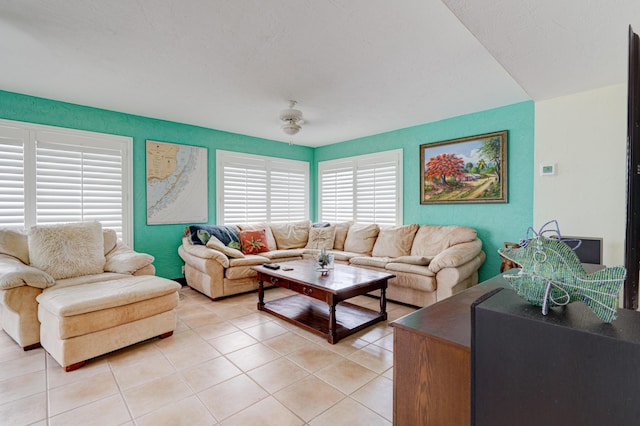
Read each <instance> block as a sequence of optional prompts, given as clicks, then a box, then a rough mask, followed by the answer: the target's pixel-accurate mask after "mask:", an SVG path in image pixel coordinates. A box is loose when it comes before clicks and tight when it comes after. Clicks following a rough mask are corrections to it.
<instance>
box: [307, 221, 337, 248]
mask: <svg viewBox="0 0 640 426" xmlns="http://www.w3.org/2000/svg"><path fill="white" fill-rule="evenodd" d="M335 238H336V227H335V225H331V226H327V227H324V228H313V227H312V228H311V229H310V230H309V241H307V246H306V247H305V248H308V249H316V250H321V249H327V250H331V249H333V242H334V240H335Z"/></svg>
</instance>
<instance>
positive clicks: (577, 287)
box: [498, 221, 626, 322]
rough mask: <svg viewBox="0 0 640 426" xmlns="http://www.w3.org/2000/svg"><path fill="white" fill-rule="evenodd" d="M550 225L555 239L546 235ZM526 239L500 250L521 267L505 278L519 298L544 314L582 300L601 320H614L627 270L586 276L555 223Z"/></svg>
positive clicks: (607, 269) (616, 269)
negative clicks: (551, 308) (554, 227)
mask: <svg viewBox="0 0 640 426" xmlns="http://www.w3.org/2000/svg"><path fill="white" fill-rule="evenodd" d="M549 224H555V226H556V229H555V230H553V231H554V232H555V233H556V237H547V236H544V234H545V233H547V232H549V230H547V229H545V228H546V227H547V226H548V225H549ZM531 234H535V235H533V236H531ZM530 236H531V237H530ZM527 237H528V238H527V239H526V240H524V241H523V242H521V243H520V247H519V248H513V247H508V248H503V249H499V250H498V252H499V253H500V255H502V256H503V257H505V258H507V259H509V260H511V261H512V262H515V263H517V264H518V265H520V266H521V268H522V269H521V270H520V272H519V273H517V274H506V275H504V278H505V279H506V280H507V282H508V283H509V285H510V286H511V287H512V288H513V289H514V290H515V292H516V293H517V294H518V295H519V296H520V297H522V298H523V299H525V300H526V301H527V302H529V303H531V304H532V305H535V306H541V307H542V314H543V315H547V313H548V312H549V307H550V306H551V307H553V306H564V305H566V304H568V303H570V302H575V301H582V302H584V303H585V304H586V305H587V306H588V307H589V308H591V310H593V312H594V313H595V314H596V315H597V316H598V317H599V318H600V319H601V320H602V321H604V322H611V321H613V320H614V319H615V317H616V312H617V308H618V294H619V292H620V289H621V288H622V284H623V282H624V279H625V275H626V270H625V268H624V267H622V266H616V267H611V268H605V269H602V270H600V271H597V272H595V273H593V274H587V273H586V272H585V270H584V267H583V266H582V263H580V260H579V259H578V256H577V255H576V254H575V253H574V251H573V249H572V248H571V247H569V246H568V245H567V244H565V242H563V240H562V238H561V237H560V231H559V229H558V228H557V222H555V221H552V222H549V223H547V224H545V225H544V226H543V227H542V229H541V230H540V232H539V233H536V232H535V231H533V229H532V228H529V231H528V234H527ZM529 237H530V238H529ZM577 247H578V246H576V247H574V249H575V248H577Z"/></svg>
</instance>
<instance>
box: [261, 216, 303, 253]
mask: <svg viewBox="0 0 640 426" xmlns="http://www.w3.org/2000/svg"><path fill="white" fill-rule="evenodd" d="M310 228H311V222H310V221H308V220H303V221H302V222H294V223H272V224H271V232H273V236H274V238H275V239H276V243H277V245H278V250H287V249H296V248H304V246H306V245H307V241H308V239H309V229H310Z"/></svg>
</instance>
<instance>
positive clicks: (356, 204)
mask: <svg viewBox="0 0 640 426" xmlns="http://www.w3.org/2000/svg"><path fill="white" fill-rule="evenodd" d="M318 175H319V185H318V187H319V192H320V193H319V200H320V209H319V210H320V215H319V219H320V220H321V221H326V222H332V223H335V222H344V221H349V220H354V221H355V222H358V223H376V224H379V225H399V224H401V223H402V150H394V151H386V152H381V153H376V154H368V155H361V156H356V157H349V158H342V159H339V160H331V161H324V162H320V163H319V164H318Z"/></svg>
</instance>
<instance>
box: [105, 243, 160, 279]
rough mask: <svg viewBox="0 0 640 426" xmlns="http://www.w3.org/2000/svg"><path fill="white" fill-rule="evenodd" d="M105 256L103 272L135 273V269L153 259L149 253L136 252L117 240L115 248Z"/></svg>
mask: <svg viewBox="0 0 640 426" xmlns="http://www.w3.org/2000/svg"><path fill="white" fill-rule="evenodd" d="M105 257H106V260H107V261H106V263H105V265H104V270H105V272H117V273H120V274H135V273H136V271H139V270H140V269H144V268H146V267H147V266H149V265H151V264H152V263H153V261H154V257H153V256H151V255H150V254H147V253H138V252H136V251H134V250H133V249H131V248H130V247H129V246H127V245H126V244H124V243H123V242H122V241H118V242H117V243H116V246H115V248H114V249H113V250H111V251H110V252H109V253H107V255H106V256H105Z"/></svg>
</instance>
